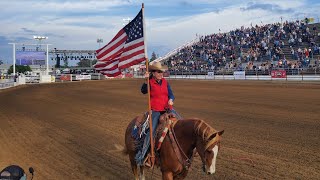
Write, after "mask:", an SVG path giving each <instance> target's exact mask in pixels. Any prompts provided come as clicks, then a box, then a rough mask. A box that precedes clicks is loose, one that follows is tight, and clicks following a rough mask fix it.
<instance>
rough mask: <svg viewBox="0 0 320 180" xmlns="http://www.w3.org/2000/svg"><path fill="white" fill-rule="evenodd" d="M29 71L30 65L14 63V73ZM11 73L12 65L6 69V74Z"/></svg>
mask: <svg viewBox="0 0 320 180" xmlns="http://www.w3.org/2000/svg"><path fill="white" fill-rule="evenodd" d="M27 71H29V72H31V71H32V70H31V68H30V66H28V65H27V66H23V65H16V73H25V72H27ZM11 73H13V65H11V66H10V68H9V70H8V74H11Z"/></svg>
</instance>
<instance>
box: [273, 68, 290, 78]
mask: <svg viewBox="0 0 320 180" xmlns="http://www.w3.org/2000/svg"><path fill="white" fill-rule="evenodd" d="M271 77H272V78H286V77H287V73H286V71H285V70H273V71H271Z"/></svg>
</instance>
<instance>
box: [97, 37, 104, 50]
mask: <svg viewBox="0 0 320 180" xmlns="http://www.w3.org/2000/svg"><path fill="white" fill-rule="evenodd" d="M97 43H99V49H100V45H101V43H103V39H102V38H98V39H97Z"/></svg>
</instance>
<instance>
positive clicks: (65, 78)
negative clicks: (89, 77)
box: [60, 74, 72, 81]
mask: <svg viewBox="0 0 320 180" xmlns="http://www.w3.org/2000/svg"><path fill="white" fill-rule="evenodd" d="M71 77H72V75H71V74H61V76H60V80H61V81H71V80H72V79H71Z"/></svg>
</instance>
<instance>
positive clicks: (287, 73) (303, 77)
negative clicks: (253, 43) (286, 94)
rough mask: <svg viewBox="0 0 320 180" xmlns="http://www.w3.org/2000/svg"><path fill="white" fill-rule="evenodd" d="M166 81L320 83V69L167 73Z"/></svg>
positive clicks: (138, 75)
mask: <svg viewBox="0 0 320 180" xmlns="http://www.w3.org/2000/svg"><path fill="white" fill-rule="evenodd" d="M143 74H144V72H135V74H134V77H135V78H143ZM164 75H165V76H166V78H168V79H202V80H269V81H270V80H271V81H320V69H310V68H309V69H303V68H300V69H283V68H282V69H281V68H277V69H270V70H245V71H237V70H226V69H223V70H218V71H169V72H166V73H165V74H164Z"/></svg>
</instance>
